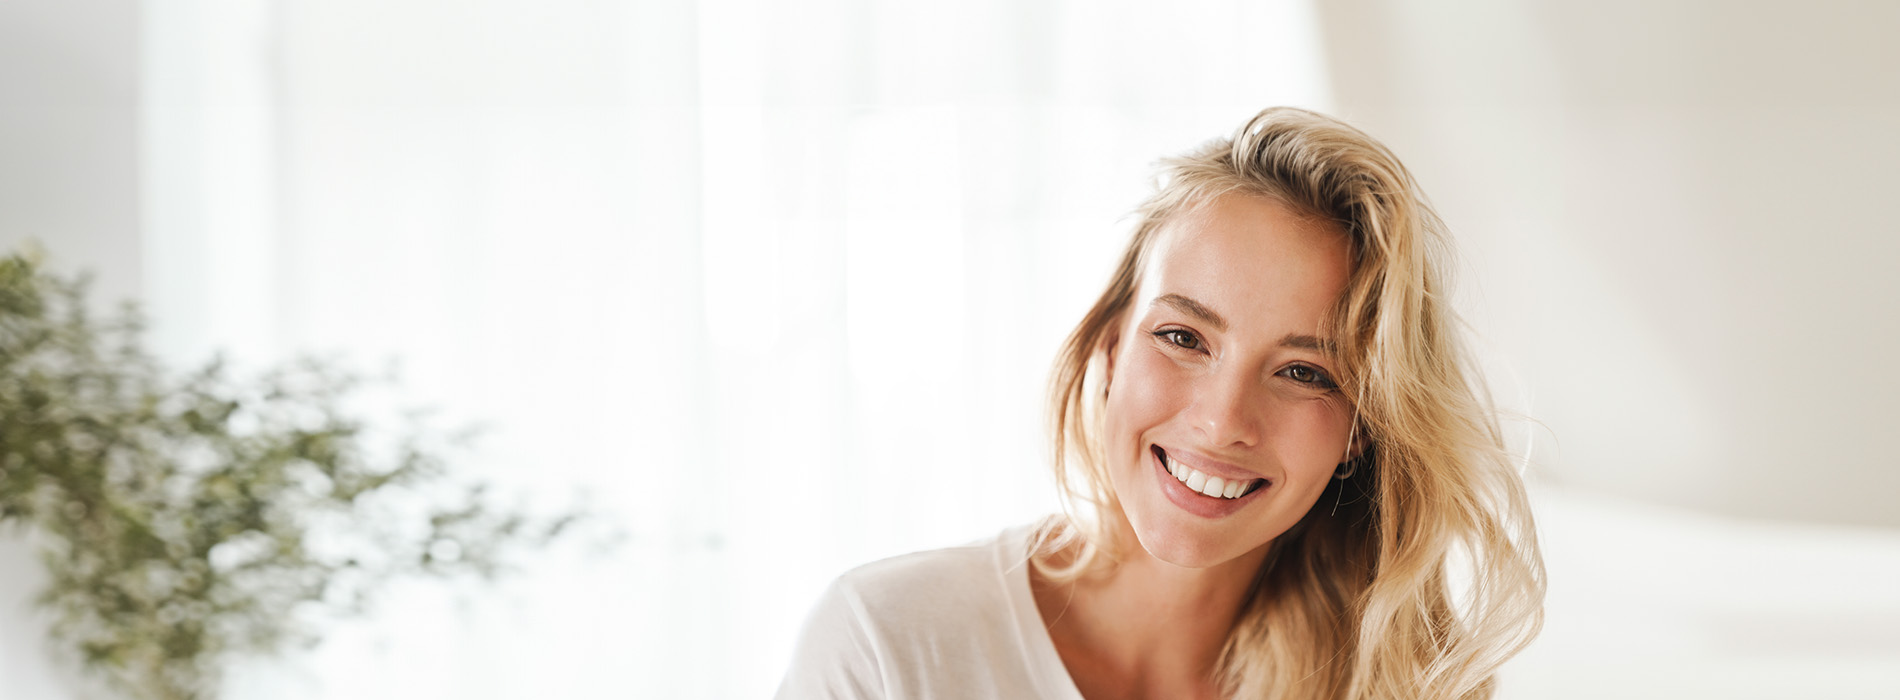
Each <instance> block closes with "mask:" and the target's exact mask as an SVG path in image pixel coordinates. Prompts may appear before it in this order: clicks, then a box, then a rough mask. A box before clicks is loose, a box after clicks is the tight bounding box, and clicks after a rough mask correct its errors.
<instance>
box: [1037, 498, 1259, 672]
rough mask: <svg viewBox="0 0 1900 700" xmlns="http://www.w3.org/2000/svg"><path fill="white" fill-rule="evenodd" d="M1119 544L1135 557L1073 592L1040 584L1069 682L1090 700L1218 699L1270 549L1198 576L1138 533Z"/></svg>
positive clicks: (1125, 534) (1040, 603)
mask: <svg viewBox="0 0 1900 700" xmlns="http://www.w3.org/2000/svg"><path fill="white" fill-rule="evenodd" d="M1125 527H1126V526H1124V528H1125ZM1121 536H1122V537H1121V540H1120V541H1122V542H1127V543H1129V544H1130V545H1131V546H1130V547H1129V550H1131V551H1126V552H1122V557H1121V558H1122V561H1121V563H1120V564H1118V565H1116V566H1115V568H1114V569H1112V570H1110V571H1108V572H1106V573H1104V574H1101V575H1097V576H1090V577H1084V578H1082V579H1081V580H1078V581H1076V582H1073V583H1070V584H1053V583H1048V582H1043V581H1040V580H1038V579H1032V580H1035V581H1036V583H1037V585H1036V586H1035V589H1036V602H1037V607H1038V608H1039V609H1040V611H1041V613H1042V618H1043V623H1044V624H1045V625H1047V626H1048V628H1049V635H1050V638H1051V639H1052V640H1054V641H1055V642H1056V650H1057V651H1058V652H1059V653H1061V655H1062V659H1063V662H1064V663H1065V664H1067V665H1068V667H1069V671H1070V676H1071V677H1072V678H1074V679H1075V681H1076V686H1077V687H1078V689H1080V690H1082V691H1083V695H1084V696H1085V697H1087V698H1089V700H1102V699H1103V698H1119V697H1198V696H1205V697H1213V693H1214V691H1215V689H1216V686H1217V684H1216V682H1215V678H1214V668H1215V665H1216V663H1217V661H1218V660H1219V658H1220V653H1221V648H1222V646H1223V645H1224V644H1225V643H1226V641H1227V635H1228V632H1229V631H1230V630H1231V629H1232V627H1233V621H1234V619H1235V617H1236V616H1237V615H1238V613H1239V611H1240V606H1241V603H1242V602H1243V599H1244V598H1245V597H1246V595H1247V591H1248V589H1249V588H1250V587H1251V586H1252V585H1253V579H1254V575H1255V572H1256V571H1258V570H1259V568H1260V562H1261V561H1262V560H1263V559H1264V558H1265V556H1266V550H1265V548H1262V549H1261V550H1260V551H1258V552H1253V553H1249V554H1248V555H1247V556H1243V557H1241V558H1239V559H1236V560H1234V561H1230V562H1227V563H1225V564H1221V565H1219V566H1215V567H1210V568H1206V569H1190V568H1186V567H1181V566H1176V565H1174V564H1170V563H1167V562H1165V561H1161V560H1159V559H1155V558H1154V557H1153V556H1150V555H1149V554H1148V552H1147V551H1146V550H1144V549H1142V548H1141V546H1140V545H1139V544H1138V543H1136V540H1135V533H1134V532H1133V530H1130V529H1124V530H1123V531H1122V533H1121ZM1091 688H1094V689H1095V692H1091Z"/></svg>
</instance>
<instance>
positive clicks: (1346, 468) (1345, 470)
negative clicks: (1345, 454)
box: [1333, 459, 1359, 480]
mask: <svg viewBox="0 0 1900 700" xmlns="http://www.w3.org/2000/svg"><path fill="white" fill-rule="evenodd" d="M1357 471H1359V460H1356V459H1349V460H1346V461H1344V462H1340V463H1339V466H1338V467H1334V468H1333V478H1335V479H1342V480H1343V479H1348V478H1351V477H1352V475H1353V473H1354V472H1357Z"/></svg>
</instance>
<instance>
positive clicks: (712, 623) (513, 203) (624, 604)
mask: <svg viewBox="0 0 1900 700" xmlns="http://www.w3.org/2000/svg"><path fill="white" fill-rule="evenodd" d="M234 7H235V4H226V3H212V2H195V3H191V2H187V3H169V2H168V3H150V4H149V5H148V13H150V14H151V15H153V18H152V20H153V21H152V24H151V32H152V33H153V34H154V36H151V37H148V39H149V40H150V44H151V45H150V46H148V48H147V53H148V55H149V56H150V58H151V64H152V65H151V66H150V72H151V73H152V74H153V76H152V77H153V80H152V83H151V84H153V85H154V86H155V92H154V94H152V95H148V97H147V100H148V113H149V114H148V121H147V126H148V131H149V132H150V134H151V138H150V139H149V140H151V141H152V142H153V143H154V145H153V146H152V147H151V148H152V150H151V155H150V157H149V160H150V163H149V165H148V173H147V175H148V177H147V179H148V180H149V181H152V182H156V183H165V184H163V185H155V186H154V190H153V192H152V193H151V195H150V199H152V200H153V203H152V205H151V207H150V209H149V210H148V218H149V219H150V221H149V222H148V223H149V224H150V226H149V229H148V230H150V231H151V232H152V233H151V238H152V240H151V245H150V249H151V250H153V251H154V253H153V255H152V256H151V257H150V262H149V265H150V266H151V268H152V269H151V270H150V271H149V272H150V274H149V278H150V279H151V280H152V282H151V283H150V285H151V289H150V290H148V296H149V298H151V299H152V300H153V302H152V303H153V309H154V313H155V316H156V318H155V324H156V332H157V333H158V339H159V341H160V343H161V346H162V347H163V348H164V349H165V351H166V353H167V354H168V355H170V356H173V357H181V358H182V357H197V356H201V355H203V354H204V353H208V352H211V351H212V350H214V349H220V348H222V349H225V350H226V351H228V352H230V353H233V354H234V355H235V356H237V357H238V358H239V359H240V360H244V361H248V362H253V363H255V362H263V361H268V360H270V359H271V358H274V357H283V356H286V355H290V354H294V353H305V352H315V353H323V354H329V355H336V356H342V357H347V358H349V359H350V360H351V361H353V362H355V363H356V364H357V365H358V366H362V367H366V368H371V369H374V368H377V367H380V366H381V365H382V363H384V362H386V361H394V362H396V363H398V364H399V365H400V367H401V377H402V382H403V384H402V388H403V393H404V395H405V396H408V397H411V398H412V403H416V404H425V405H430V406H435V407H438V408H439V409H440V410H441V412H442V415H443V417H444V420H445V421H448V422H457V421H459V422H471V421H472V422H478V423H480V424H481V425H483V426H486V427H487V433H486V437H485V438H484V440H483V441H482V442H481V443H480V445H481V446H482V449H481V451H480V454H479V455H477V456H476V457H475V458H473V459H471V460H470V461H469V462H468V463H467V464H466V465H465V466H466V468H467V469H468V470H469V471H470V472H472V473H475V474H479V475H482V476H484V477H486V478H490V479H494V480H497V481H499V482H502V483H503V484H504V485H505V486H507V487H508V488H509V489H511V490H513V491H515V492H519V493H522V494H524V498H528V499H530V502H532V503H534V504H542V505H550V506H558V505H560V504H564V503H568V502H572V501H573V500H574V499H577V498H581V499H584V500H585V501H586V502H587V503H588V504H589V505H590V506H591V507H592V508H594V509H595V510H597V511H599V512H602V513H604V514H605V515H607V516H610V517H611V518H612V519H613V520H614V522H615V523H616V524H617V525H618V526H619V527H621V528H623V529H624V531H625V532H626V534H627V538H626V540H625V541H624V543H622V544H621V545H620V546H619V547H618V548H617V549H614V550H611V551H610V552H608V553H607V554H603V555H592V556H590V555H588V554H586V553H585V552H579V551H565V550H563V551H556V552H549V553H547V555H546V556H545V557H541V558H537V559H535V560H534V561H532V562H531V563H530V565H529V566H528V568H527V569H526V570H525V571H524V572H523V573H522V574H521V575H518V576H516V577H514V578H512V579H509V580H507V581H505V582H503V583H501V584H499V585H496V586H481V585H460V584H456V585H422V584H417V585H413V586H407V587H404V588H401V589H400V590H397V591H394V592H393V594H392V596H391V597H390V598H389V599H387V601H386V603H385V605H383V606H382V607H381V608H380V609H379V611H378V613H377V614H376V615H374V616H373V617H371V618H368V619H364V620H359V621H353V622H348V623H345V624H342V625H340V626H338V627H336V628H334V629H335V631H334V632H333V633H332V635H331V636H330V639H329V640H328V641H327V642H326V643H325V644H324V645H323V646H322V647H320V648H318V649H316V650H313V651H312V652H310V653H309V654H307V655H298V656H294V657H290V658H287V659H284V660H280V661H269V662H264V661H260V662H257V663H254V664H249V665H247V666H245V668H243V669H242V670H241V672H240V673H239V674H238V676H237V677H236V678H234V680H233V683H234V685H233V688H232V690H233V693H232V697H235V698H265V697H269V698H344V697H348V698H394V697H402V698H405V699H409V700H417V699H423V698H519V697H667V698H725V697H735V698H736V697H761V696H766V695H769V694H770V692H771V689H772V688H773V687H774V684H775V683H776V681H777V679H778V677H779V675H780V674H781V673H782V672H783V664H784V663H785V660H786V658H787V655H788V653H789V650H790V645H791V643H792V640H793V638H794V635H795V633H796V631H797V628H798V625H799V624H800V622H801V621H802V618H803V615H804V614H805V611H806V609H807V606H809V604H810V603H811V602H812V600H813V598H814V597H815V596H816V594H817V593H818V591H819V590H820V589H821V588H822V587H823V586H824V584H825V583H826V582H827V581H828V580H829V579H830V578H831V577H833V576H835V575H837V574H838V573H840V572H842V571H843V570H845V569H847V568H849V567H851V566H853V565H856V564H859V563H863V562H866V561H869V560H872V559H876V558H879V557H884V556H889V555H893V554H897V553H901V552H905V551H910V550H915V549H920V548H927V547H937V546H944V545H950V544H956V543H958V542H962V541H967V540H970V539H974V538H978V537H983V536H986V535H989V534H991V533H993V532H995V531H997V530H999V529H1001V528H1003V527H1006V526H1009V525H1012V524H1016V523H1021V522H1025V521H1028V520H1030V519H1032V518H1034V517H1037V516H1038V515H1040V514H1043V513H1047V512H1051V511H1053V510H1055V509H1056V508H1057V503H1056V501H1055V499H1054V495H1053V491H1052V489H1051V487H1050V485H1049V479H1048V478H1047V476H1046V474H1045V472H1046V457H1045V454H1044V453H1045V452H1046V450H1045V447H1044V439H1043V432H1042V414H1041V392H1042V386H1043V381H1044V378H1045V373H1046V371H1047V368H1048V365H1049V362H1050V360H1051V359H1052V358H1053V355H1054V351H1055V348H1056V345H1057V344H1058V342H1059V341H1060V340H1061V337H1062V335H1063V334H1064V333H1065V332H1066V331H1067V330H1068V328H1069V326H1070V324H1072V323H1073V322H1074V321H1075V320H1076V319H1078V318H1079V317H1080V314H1081V313H1082V311H1083V310H1085V308H1086V306H1087V304H1088V303H1089V302H1090V301H1091V300H1092V299H1091V297H1092V295H1093V294H1094V293H1095V292H1097V291H1099V287H1100V285H1101V284H1102V283H1103V282H1104V281H1105V279H1106V275H1107V273H1108V271H1109V267H1110V265H1111V263H1112V258H1113V257H1114V255H1115V254H1116V253H1117V252H1118V251H1117V249H1118V247H1119V246H1120V245H1121V243H1122V242H1123V241H1124V239H1125V236H1126V234H1127V221H1126V220H1125V219H1124V218H1123V217H1124V215H1125V214H1126V213H1127V212H1129V211H1130V210H1131V209H1132V207H1133V206H1134V205H1135V204H1136V202H1137V201H1138V200H1139V199H1140V198H1141V196H1142V195H1143V194H1144V193H1145V192H1146V188H1147V176H1148V172H1149V171H1148V167H1149V165H1150V164H1151V163H1152V162H1153V161H1154V160H1155V159H1156V158H1158V157H1160V156H1162V155H1164V154H1168V153H1173V152H1178V151H1181V150H1184V149H1186V148H1188V147H1191V146H1193V145H1195V144H1197V143H1198V142H1200V141H1202V140H1204V139H1207V138H1211V137H1213V136H1216V135H1218V134H1221V133H1224V132H1226V131H1228V130H1230V129H1232V128H1233V127H1235V126H1236V125H1238V124H1239V123H1240V122H1241V121H1242V120H1244V119H1246V118H1247V117H1249V116H1251V115H1252V114H1253V112H1255V111H1256V110H1258V109H1260V108H1261V107H1264V106H1267V105H1271V104H1296V105H1303V106H1308V107H1314V108H1319V109H1324V108H1325V107H1326V106H1327V105H1326V102H1327V95H1326V93H1325V88H1324V82H1323V75H1324V74H1323V70H1322V67H1321V66H1320V65H1319V62H1318V56H1319V51H1318V46H1317V45H1316V41H1317V40H1316V38H1315V33H1314V27H1313V19H1312V17H1311V15H1310V9H1309V8H1308V7H1307V6H1306V4H1305V3H1304V2H1281V3H1258V2H1238V1H1229V2H1196V3H1179V4H1170V5H1169V10H1168V11H1167V12H1166V13H1157V12H1156V11H1154V10H1153V9H1151V4H1149V3H1137V2H1124V3H1099V2H1086V3H1085V2H1003V1H1001V0H994V1H984V2H962V3H929V4H915V3H868V2H773V1H767V0H732V1H710V2H703V3H686V2H669V1H656V2H637V3H603V2H583V1H578V0H575V1H561V2H547V1H541V2H464V1H456V2H448V1H446V0H434V1H425V0H403V1H400V2H398V1H395V0H374V1H372V0H321V1H319V0H280V1H279V2H276V3H274V4H268V5H258V6H255V7H260V8H264V9H262V10H254V11H252V12H249V13H248V14H246V13H238V14H232V11H233V10H234Z"/></svg>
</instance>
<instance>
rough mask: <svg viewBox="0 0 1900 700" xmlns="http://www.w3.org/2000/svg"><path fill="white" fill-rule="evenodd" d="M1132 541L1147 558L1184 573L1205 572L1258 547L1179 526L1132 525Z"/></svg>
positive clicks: (1228, 534)
mask: <svg viewBox="0 0 1900 700" xmlns="http://www.w3.org/2000/svg"><path fill="white" fill-rule="evenodd" d="M1134 528H1135V540H1136V541H1137V542H1139V543H1140V544H1141V548H1142V550H1143V551H1146V552H1147V553H1148V556H1150V557H1152V558H1154V559H1156V560H1159V561H1162V562H1165V563H1168V564H1173V565H1175V566H1179V567H1182V568H1186V569H1207V568H1212V567H1215V566H1220V565H1222V564H1226V563H1229V562H1232V561H1234V560H1236V559H1239V558H1241V557H1243V556H1245V555H1246V554H1247V553H1248V552H1250V551H1252V550H1254V549H1258V548H1259V547H1249V546H1247V545H1246V543H1241V542H1236V541H1235V539H1234V536H1233V533H1231V532H1219V531H1217V530H1218V529H1209V528H1204V527H1201V528H1197V527H1193V526H1192V525H1191V524H1183V523H1166V522H1159V523H1143V524H1134Z"/></svg>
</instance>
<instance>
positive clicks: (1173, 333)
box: [1155, 330, 1201, 350]
mask: <svg viewBox="0 0 1900 700" xmlns="http://www.w3.org/2000/svg"><path fill="white" fill-rule="evenodd" d="M1155 335H1158V336H1161V339H1162V340H1165V341H1168V343H1169V344H1170V345H1173V346H1175V347H1178V348H1181V349H1183V350H1199V349H1200V348H1201V339H1200V338H1198V337H1195V335H1194V334H1193V333H1189V332H1187V331H1183V330H1167V331H1156V332H1155Z"/></svg>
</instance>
